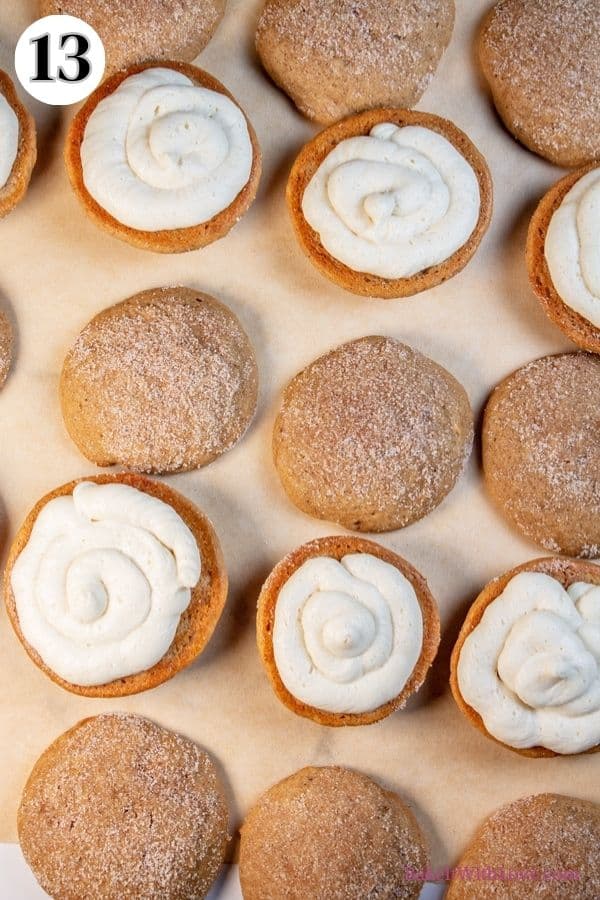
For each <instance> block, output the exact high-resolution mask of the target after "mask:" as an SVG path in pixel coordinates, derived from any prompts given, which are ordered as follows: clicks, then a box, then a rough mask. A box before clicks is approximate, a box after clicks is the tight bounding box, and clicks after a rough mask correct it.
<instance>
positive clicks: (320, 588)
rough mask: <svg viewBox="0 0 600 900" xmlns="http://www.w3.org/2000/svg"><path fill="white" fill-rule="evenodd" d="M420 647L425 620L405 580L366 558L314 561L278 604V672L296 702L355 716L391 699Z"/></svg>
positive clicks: (291, 581) (286, 587)
mask: <svg viewBox="0 0 600 900" xmlns="http://www.w3.org/2000/svg"><path fill="white" fill-rule="evenodd" d="M422 645H423V616H422V612H421V607H420V605H419V601H418V599H417V595H416V593H415V590H414V588H413V586H412V585H411V583H410V582H409V581H408V579H406V578H405V577H404V575H403V574H402V573H401V572H400V571H399V570H398V569H396V568H395V567H394V566H392V565H390V564H389V563H386V562H384V561H383V560H381V559H378V558H377V557H375V556H372V555H371V554H368V553H355V554H350V555H347V556H344V557H343V558H342V560H341V561H339V562H338V561H337V560H335V559H331V558H330V557H326V556H319V557H313V558H311V559H308V560H307V561H306V562H305V563H303V565H301V566H300V568H298V569H297V570H296V571H295V572H294V573H293V574H292V575H291V576H290V578H289V579H288V580H287V581H286V583H285V584H284V586H283V588H282V589H281V591H280V593H279V596H278V598H277V605H276V608H275V621H274V628H273V649H274V655H275V664H276V666H277V670H278V672H279V675H280V677H281V680H282V681H283V683H284V685H285V686H286V688H287V689H288V691H289V692H290V693H291V694H292V695H293V696H294V697H296V698H297V699H298V700H300V701H302V702H304V703H308V704H310V705H311V706H314V707H316V708H318V709H323V710H327V711H329V712H335V713H342V712H349V713H361V712H367V711H372V710H375V709H377V708H378V707H379V706H382V705H383V704H385V703H387V702H388V701H389V700H391V699H393V698H394V697H397V696H398V695H399V694H400V693H401V691H402V688H403V687H404V685H405V684H406V682H407V681H408V678H409V677H410V675H411V673H412V671H413V669H414V667H415V665H416V663H417V660H418V659H419V656H420V654H421V649H422Z"/></svg>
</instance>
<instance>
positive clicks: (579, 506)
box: [482, 353, 600, 558]
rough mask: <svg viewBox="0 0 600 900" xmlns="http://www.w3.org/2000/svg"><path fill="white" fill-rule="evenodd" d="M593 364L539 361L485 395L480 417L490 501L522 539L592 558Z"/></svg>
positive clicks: (599, 523)
mask: <svg viewBox="0 0 600 900" xmlns="http://www.w3.org/2000/svg"><path fill="white" fill-rule="evenodd" d="M599 423H600V358H599V357H597V356H594V355H592V354H589V353H564V354H559V355H557V356H545V357H542V359H538V360H535V361H534V362H531V363H529V364H528V365H526V366H524V367H523V368H522V369H518V370H517V371H516V372H513V374H512V375H509V376H508V378H505V379H504V381H503V382H501V384H499V385H498V386H497V387H496V388H495V389H494V391H493V392H492V394H491V396H490V398H489V400H488V403H487V406H486V409H485V414H484V419H483V435H482V444H483V471H484V477H485V483H486V486H487V489H488V491H489V492H490V495H491V496H492V498H493V499H494V501H495V502H496V504H497V505H498V507H499V508H500V509H501V510H502V512H503V513H504V515H505V516H506V517H507V518H508V519H509V520H510V522H511V523H512V524H513V525H514V526H515V527H516V528H517V529H518V530H519V531H520V532H521V533H522V534H524V535H525V537H527V538H529V539H530V540H532V541H534V543H536V544H539V545H541V546H542V547H545V548H546V550H551V551H552V552H554V553H565V554H567V555H568V556H582V557H591V558H595V557H597V556H600V482H599V481H598V472H599V471H600V430H599Z"/></svg>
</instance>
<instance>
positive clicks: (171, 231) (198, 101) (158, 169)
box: [65, 60, 261, 253]
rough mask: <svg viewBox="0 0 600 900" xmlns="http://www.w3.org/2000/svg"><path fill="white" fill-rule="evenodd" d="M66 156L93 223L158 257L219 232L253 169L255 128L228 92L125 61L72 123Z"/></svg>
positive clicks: (203, 79) (165, 68) (177, 68)
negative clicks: (130, 64) (151, 251)
mask: <svg viewBox="0 0 600 900" xmlns="http://www.w3.org/2000/svg"><path fill="white" fill-rule="evenodd" d="M65 161H66V166H67V172H68V174H69V178H70V180H71V184H72V186H73V189H74V191H75V193H76V195H77V197H78V199H79V200H80V201H81V203H82V204H83V206H84V209H85V210H86V212H87V213H88V214H89V215H90V216H91V217H92V219H94V221H95V222H96V223H97V224H98V225H100V226H102V227H103V228H105V229H106V230H107V231H109V232H110V233H111V234H113V235H114V236H115V237H118V238H120V239H121V240H124V241H127V242H128V243H130V244H134V245H135V246H136V247H141V248H142V249H144V250H154V251H156V252H160V253H179V252H183V251H185V250H196V249H197V248H198V247H204V246H206V245H207V244H210V243H212V242H213V241H216V240H218V239H219V238H221V237H223V236H224V235H226V234H227V232H228V231H229V230H230V229H231V228H232V227H233V226H234V225H235V223H236V222H237V221H238V219H240V218H241V216H243V214H244V213H245V212H246V210H247V209H248V207H249V206H250V204H251V203H252V201H253V200H254V197H255V195H256V191H257V189H258V182H259V179H260V171H261V154H260V149H259V146H258V142H257V140H256V135H255V133H254V129H253V128H252V126H251V124H250V122H249V121H248V119H247V118H246V116H245V114H244V112H243V110H242V109H241V107H240V106H239V105H238V103H237V102H236V100H235V99H234V98H233V96H232V95H231V94H230V93H229V91H227V89H226V88H225V87H224V86H223V85H222V84H221V83H220V82H219V81H217V80H216V78H213V77H212V75H209V74H208V73H207V72H203V71H202V69H198V68H196V67H195V66H191V65H189V64H187V63H180V62H169V61H166V60H163V61H157V62H148V63H145V64H141V65H136V66H131V67H130V68H128V69H126V70H123V71H121V72H119V73H117V74H116V75H113V76H112V77H111V78H108V79H107V80H106V81H104V82H103V83H102V84H101V85H100V86H99V87H98V88H97V89H96V90H95V91H94V92H93V93H92V94H90V96H89V97H88V99H87V100H86V102H85V103H84V104H83V106H82V107H81V109H80V110H79V111H78V113H77V114H76V115H75V117H74V118H73V121H72V122H71V126H70V128H69V132H68V135H67V142H66V146H65Z"/></svg>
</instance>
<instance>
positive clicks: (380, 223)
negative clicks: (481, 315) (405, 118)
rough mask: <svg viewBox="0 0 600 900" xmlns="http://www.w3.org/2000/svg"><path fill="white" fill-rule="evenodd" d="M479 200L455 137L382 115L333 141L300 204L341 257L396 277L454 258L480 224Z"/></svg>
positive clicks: (471, 172)
mask: <svg viewBox="0 0 600 900" xmlns="http://www.w3.org/2000/svg"><path fill="white" fill-rule="evenodd" d="M480 203H481V199H480V191H479V182H478V180H477V176H476V174H475V172H474V170H473V169H472V167H471V166H470V165H469V163H468V162H467V160H466V159H465V158H464V156H462V154H461V153H460V152H459V151H458V150H457V149H456V148H455V147H454V146H453V144H451V143H450V141H449V140H447V139H446V138H445V137H444V136H443V135H441V134H438V133H437V132H435V131H432V130H431V129H429V128H424V127H422V126H417V125H408V126H404V127H399V126H397V125H394V124H392V123H390V122H383V123H380V124H378V125H376V126H375V127H374V128H372V129H371V132H370V133H369V134H368V135H361V136H358V137H352V138H348V139H346V140H343V141H341V142H340V143H339V144H338V145H337V146H336V147H334V149H333V150H332V151H331V152H330V153H329V154H328V155H327V156H326V157H325V159H324V160H323V162H322V163H321V165H320V166H319V168H318V169H317V171H316V172H315V174H314V175H313V177H312V179H311V180H310V182H309V183H308V185H307V187H306V190H305V191H304V196H303V199H302V212H303V215H304V218H305V219H306V221H307V222H308V224H309V225H310V226H311V227H312V228H313V229H314V230H315V231H316V232H317V233H318V235H319V239H320V241H321V243H322V244H323V246H324V247H325V249H326V250H327V251H328V252H329V253H330V254H331V255H332V256H333V257H335V259H337V260H339V261H340V262H342V263H344V264H345V265H347V266H349V267H350V268H351V269H354V270H355V271H357V272H367V273H370V274H372V275H378V276H380V277H382V278H392V279H395V278H409V277H411V276H412V275H415V274H416V273H418V272H422V271H423V270H424V269H427V268H429V267H430V266H434V265H437V264H439V263H442V262H444V261H445V260H446V259H449V257H451V256H452V255H453V254H454V253H455V252H456V251H457V250H458V249H459V248H460V247H462V246H463V244H465V243H466V242H467V241H468V239H469V237H470V235H471V234H472V232H473V230H474V229H475V226H476V225H477V221H478V218H479V212H480Z"/></svg>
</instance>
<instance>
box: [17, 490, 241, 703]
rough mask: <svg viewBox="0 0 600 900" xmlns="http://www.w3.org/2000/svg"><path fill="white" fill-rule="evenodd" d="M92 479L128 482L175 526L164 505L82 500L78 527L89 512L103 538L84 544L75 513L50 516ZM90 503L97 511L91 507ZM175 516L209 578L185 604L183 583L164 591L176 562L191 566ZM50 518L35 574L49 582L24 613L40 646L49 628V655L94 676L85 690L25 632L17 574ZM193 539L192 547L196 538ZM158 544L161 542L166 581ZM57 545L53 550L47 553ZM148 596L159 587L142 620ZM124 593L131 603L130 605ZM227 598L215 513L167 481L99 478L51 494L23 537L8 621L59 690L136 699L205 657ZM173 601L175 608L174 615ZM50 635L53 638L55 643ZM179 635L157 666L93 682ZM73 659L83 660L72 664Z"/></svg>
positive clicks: (91, 537)
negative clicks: (52, 507)
mask: <svg viewBox="0 0 600 900" xmlns="http://www.w3.org/2000/svg"><path fill="white" fill-rule="evenodd" d="M84 483H85V484H92V485H126V486H129V487H130V488H134V489H135V490H136V491H139V492H141V493H143V494H144V495H146V494H148V495H150V497H152V498H156V499H158V500H160V501H162V502H163V503H164V504H167V506H168V507H170V508H171V513H169V516H170V520H169V519H167V520H166V521H162V524H161V522H160V521H158V516H157V514H156V509H153V510H151V511H147V512H146V513H144V512H143V508H142V505H141V503H140V499H141V498H140V497H137V499H136V501H133V502H130V499H129V498H127V499H126V501H125V502H124V501H123V498H120V499H119V500H118V501H117V509H116V511H115V510H114V509H112V506H111V503H112V502H113V501H110V500H104V498H100V499H98V498H96V500H95V502H94V501H93V500H89V501H87V502H85V503H84V505H83V508H81V503H80V504H79V506H78V507H77V512H78V517H79V518H78V519H77V524H78V525H79V522H83V521H84V518H82V516H85V515H86V514H87V516H88V521H89V522H90V527H91V528H92V529H96V530H95V532H94V533H90V532H89V530H88V531H87V532H86V533H87V539H86V541H85V542H84V543H81V542H80V543H79V545H78V543H77V542H78V540H80V539H79V538H78V533H77V530H75V531H74V530H73V528H72V525H71V521H70V518H71V514H69V519H67V518H66V513H65V512H64V509H63V512H62V516H61V517H60V518H59V519H58V520H57V519H56V517H55V518H53V519H48V516H47V509H48V508H49V504H51V503H52V502H53V501H55V500H56V499H57V498H68V497H71V498H72V497H73V493H74V491H75V489H76V488H77V486H80V485H82V484H84ZM82 502H83V501H82ZM136 503H137V507H136ZM89 504H92V506H93V508H91V509H90V508H89ZM173 513H176V514H177V518H178V520H181V521H182V522H183V524H184V525H185V526H187V529H188V531H189V534H190V535H191V539H192V540H193V541H194V542H195V545H196V548H197V554H198V556H199V559H200V574H199V577H197V578H196V581H195V583H194V584H193V585H189V601H188V603H187V605H186V606H185V607H183V604H182V603H181V602H180V599H181V587H179V589H178V590H177V593H176V594H175V596H174V597H170V596H168V595H167V596H166V589H165V588H164V587H162V586H161V585H162V583H163V582H164V580H165V578H166V577H167V575H168V573H169V572H172V571H173V569H174V568H175V565H174V564H176V565H177V570H178V572H183V571H189V570H190V554H189V549H188V548H186V547H185V546H184V547H183V549H182V548H181V547H180V544H181V539H178V538H177V537H176V536H174V534H173V530H174V528H173ZM42 515H44V516H45V518H44V526H45V528H43V529H42V534H41V535H39V534H37V537H36V542H37V545H36V546H37V548H38V550H39V553H40V561H39V563H37V562H36V563H35V565H34V572H36V570H37V572H36V574H37V578H36V579H35V583H36V584H42V585H43V593H36V595H35V603H34V602H30V603H27V604H26V606H23V607H22V610H25V611H26V613H27V623H28V634H29V630H30V629H31V628H32V624H31V622H32V619H31V617H32V616H33V626H34V627H35V636H36V642H37V641H40V630H39V629H40V628H41V627H42V626H43V627H44V632H43V634H42V640H43V641H44V655H46V656H47V653H48V651H49V650H52V658H53V659H58V660H59V665H60V667H61V668H63V667H64V666H66V664H67V662H68V663H69V665H71V666H74V667H77V668H78V669H79V670H81V671H82V673H83V672H84V673H85V675H86V678H85V679H83V678H82V681H83V680H85V681H86V683H85V684H83V683H79V682H78V681H76V680H74V679H72V678H71V679H69V678H66V677H63V676H61V675H60V674H59V673H58V672H57V671H56V670H55V669H54V668H52V667H51V666H50V665H49V664H46V662H45V661H44V659H43V658H42V648H41V646H39V647H34V646H33V645H32V643H30V641H29V640H28V639H27V638H26V637H25V634H24V629H23V627H22V622H21V618H20V613H19V602H18V598H17V593H16V591H15V589H14V583H13V580H14V571H15V566H16V565H17V563H19V560H20V557H21V555H22V554H23V552H24V551H25V550H26V549H27V548H28V547H30V546H31V539H32V535H36V532H35V530H34V529H35V528H36V524H37V522H38V519H39V517H40V516H42ZM79 527H81V526H79ZM140 531H144V534H142V535H141V536H140V538H139V540H141V545H140V544H139V543H138V539H137V538H136V535H138V533H139V532H140ZM107 534H108V537H107ZM115 534H116V535H117V538H115ZM97 535H98V536H97ZM187 539H188V541H189V540H190V536H187ZM156 541H160V543H161V544H162V554H161V555H160V556H159V560H160V567H161V568H160V571H159V573H158V575H157V572H156V567H157V561H156V557H157V554H156V546H155V542H156ZM48 542H49V544H50V547H51V552H50V553H44V547H46V546H47V545H48ZM178 547H179V550H178ZM123 548H124V549H123ZM78 549H79V551H80V552H79V553H77V550H78ZM164 554H168V557H169V558H168V559H167V560H164ZM117 557H118V558H117ZM163 560H164V564H163ZM132 567H137V568H136V571H135V572H132V571H131V570H132ZM40 570H41V571H43V578H40V577H39V571H40ZM194 575H197V572H195V573H194ZM51 577H52V578H54V579H55V578H56V577H58V578H59V579H62V578H64V579H65V583H64V586H63V588H62V590H61V582H60V581H59V586H58V587H57V586H56V584H55V581H54V580H51ZM191 580H193V579H191ZM29 582H30V579H29V575H28V571H27V570H25V574H23V570H21V572H20V573H19V585H20V586H21V587H22V585H23V583H24V584H25V586H26V587H27V586H28V585H29ZM188 584H189V582H188ZM146 590H152V595H151V597H150V600H149V605H150V609H149V610H148V613H147V615H146V618H143V613H144V611H145V607H144V603H145V602H146V601H144V596H145V594H146ZM98 593H100V599H101V600H103V602H104V609H102V608H98ZM154 593H155V594H156V598H157V608H155V609H153V607H152V596H153V595H154ZM124 595H126V600H127V602H126V603H125V602H124V601H123V596H124ZM140 595H141V598H142V599H140ZM226 598H227V573H226V571H225V563H224V560H223V554H222V551H221V547H220V545H219V541H218V538H217V536H216V534H215V531H214V529H213V527H212V525H211V523H210V522H209V520H208V519H207V518H206V516H204V515H203V513H201V512H200V510H199V509H197V508H196V507H195V506H194V505H193V504H192V503H191V502H190V501H189V500H187V499H186V498H185V497H184V496H183V495H182V494H179V493H178V492H177V491H174V490H173V489H172V488H170V487H168V486H167V485H166V484H162V483H161V482H157V481H152V480H151V479H149V478H145V477H143V476H141V475H130V474H127V473H122V474H120V475H94V476H90V477H88V478H82V479H79V480H78V481H71V482H69V483H68V484H64V485H62V486H61V487H59V488H56V489H55V490H53V491H51V492H50V493H49V494H46V496H45V497H42V499H41V500H39V501H38V503H37V504H36V505H35V506H34V508H33V509H32V511H31V512H30V513H29V515H28V516H27V518H26V519H25V521H24V522H23V524H22V526H21V528H20V529H19V531H18V532H17V535H16V537H15V539H14V541H13V544H12V546H11V548H10V552H9V555H8V560H7V563H6V569H5V573H4V600H5V603H6V609H7V612H8V617H9V619H10V622H11V624H12V626H13V628H14V630H15V633H16V635H17V637H18V638H19V640H20V641H21V643H22V644H23V646H24V648H25V650H26V651H27V653H28V655H29V657H30V658H31V660H32V661H33V662H34V663H35V664H36V665H37V666H38V667H39V668H40V669H41V670H42V671H43V672H44V673H45V674H46V675H47V676H48V677H49V678H51V679H52V681H54V682H55V683H56V684H58V685H60V687H62V688H65V690H68V691H71V692H72V693H74V694H82V695H84V696H86V697H122V696H125V695H127V694H136V693H139V692H140V691H146V690H148V689H150V688H153V687H156V686H157V685H159V684H162V683H163V682H164V681H167V680H168V679H169V678H172V677H173V676H174V675H176V674H177V672H179V671H180V670H181V669H183V668H184V667H185V666H187V665H189V664H190V663H191V662H193V661H194V659H196V657H197V656H198V655H199V654H200V653H201V652H202V650H203V649H204V647H205V646H206V644H207V643H208V641H209V640H210V638H211V635H212V633H213V631H214V629H215V627H216V625H217V622H218V621H219V618H220V616H221V613H222V611H223V607H224V606H225V601H226ZM111 601H112V602H111ZM146 605H148V604H147V603H146ZM174 605H175V607H176V608H175V609H172V607H173V606H174ZM182 607H183V608H182ZM123 610H126V611H127V612H129V611H130V610H131V613H130V616H129V618H125V617H124V616H123V615H121V617H120V618H119V611H121V613H122V612H123ZM155 613H156V616H155V615H154V614H155ZM159 614H160V615H159ZM167 614H168V618H167ZM115 616H116V617H117V618H116V620H115ZM109 619H110V621H109ZM140 620H142V621H140ZM115 621H116V625H115V624H114V623H115ZM103 624H104V625H105V629H104V630H103ZM109 625H110V630H109ZM150 625H151V626H152V627H151V628H150ZM46 626H48V628H46ZM142 626H147V628H146V630H145V631H144V632H143V633H141V632H140V628H141V627H142ZM48 632H50V635H51V637H52V642H50V640H49V638H48ZM57 632H58V634H59V635H60V637H61V642H60V644H58V645H56V643H55V638H56V633H57ZM171 632H173V637H172V640H171V643H170V645H169V646H168V647H167V649H166V652H164V653H163V655H162V656H161V657H160V658H159V659H158V661H157V662H155V663H154V664H153V665H150V666H149V667H148V666H145V667H144V668H140V669H136V671H132V672H131V673H130V674H126V675H120V676H119V677H116V678H114V679H111V680H105V681H104V682H103V683H99V680H98V679H97V678H95V677H94V676H95V673H96V669H95V666H97V665H98V663H99V661H100V662H101V663H102V665H103V668H104V667H107V666H108V667H110V666H112V665H113V658H114V657H117V663H118V665H119V666H121V665H122V660H125V661H127V662H128V663H129V662H130V661H131V659H132V658H133V659H135V660H137V659H138V656H137V655H133V654H138V653H141V654H142V655H143V658H146V654H147V653H148V652H149V650H148V646H149V643H150V640H152V645H151V646H152V648H154V646H155V644H154V640H155V639H156V636H157V633H158V637H159V638H160V639H161V641H162V639H163V638H162V635H163V634H164V633H166V634H167V635H169V634H170V633H171ZM32 633H33V632H32ZM86 648H87V649H86ZM71 654H73V655H74V659H75V661H73V660H72V659H71V658H70V657H71ZM82 657H83V662H82ZM47 658H49V656H47ZM130 668H135V667H134V666H130Z"/></svg>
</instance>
